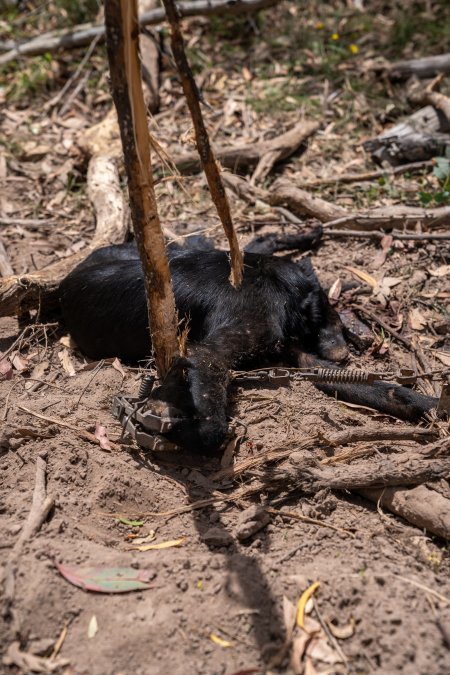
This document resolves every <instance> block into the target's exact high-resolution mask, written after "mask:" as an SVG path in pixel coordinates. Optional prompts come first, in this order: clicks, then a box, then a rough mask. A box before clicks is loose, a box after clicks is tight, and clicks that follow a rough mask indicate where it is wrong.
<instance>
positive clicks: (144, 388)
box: [138, 374, 155, 398]
mask: <svg viewBox="0 0 450 675" xmlns="http://www.w3.org/2000/svg"><path fill="white" fill-rule="evenodd" d="M154 382H155V377H154V376H153V375H148V374H147V375H144V377H143V378H142V380H141V386H140V387H139V393H138V398H147V397H148V396H150V394H151V391H152V389H153V384H154Z"/></svg>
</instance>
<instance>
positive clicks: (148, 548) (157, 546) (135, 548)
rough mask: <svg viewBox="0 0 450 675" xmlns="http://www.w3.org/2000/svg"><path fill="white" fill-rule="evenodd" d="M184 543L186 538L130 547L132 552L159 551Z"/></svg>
mask: <svg viewBox="0 0 450 675" xmlns="http://www.w3.org/2000/svg"><path fill="white" fill-rule="evenodd" d="M185 541H186V537H180V538H179V539H171V540H169V541H161V542H159V543H158V544H144V546H131V547H130V550H132V551H160V550H161V549H163V548H173V547H174V546H181V545H182V544H184V542H185Z"/></svg>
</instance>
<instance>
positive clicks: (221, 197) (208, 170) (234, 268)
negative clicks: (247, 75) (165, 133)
mask: <svg viewBox="0 0 450 675" xmlns="http://www.w3.org/2000/svg"><path fill="white" fill-rule="evenodd" d="M163 4H164V7H165V9H166V14H167V19H168V21H169V24H170V35H171V45H172V53H173V55H174V58H175V62H176V64H177V69H178V73H179V75H180V79H181V85H182V87H183V91H184V95H185V97H186V101H187V104H188V107H189V111H190V113H191V117H192V123H193V125H194V130H195V140H196V144H197V150H198V154H199V156H200V161H201V165H202V168H203V170H204V172H205V175H206V180H207V181H208V186H209V191H210V193H211V197H212V200H213V202H214V206H215V207H216V210H217V213H218V214H219V218H220V220H221V222H222V226H223V229H224V231H225V234H226V237H227V239H228V243H229V246H230V257H231V283H232V284H233V286H235V287H238V286H240V285H241V283H242V278H243V271H244V259H243V257H242V253H241V251H240V249H239V243H238V240H237V236H236V232H235V230H234V227H233V220H232V218H231V211H230V205H229V202H228V198H227V195H226V192H225V188H224V186H223V183H222V179H221V177H220V170H219V167H218V165H217V163H216V159H215V157H214V153H213V150H212V148H211V144H210V142H209V136H208V132H207V130H206V127H205V123H204V121H203V115H202V111H201V108H200V100H199V92H198V89H197V85H196V83H195V80H194V76H193V74H192V71H191V68H190V66H189V63H188V60H187V58H186V54H185V51H184V40H183V36H182V34H181V30H180V23H179V14H178V12H177V9H176V7H175V4H174V2H173V0H163Z"/></svg>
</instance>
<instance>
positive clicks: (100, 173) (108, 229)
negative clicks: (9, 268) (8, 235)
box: [0, 156, 128, 316]
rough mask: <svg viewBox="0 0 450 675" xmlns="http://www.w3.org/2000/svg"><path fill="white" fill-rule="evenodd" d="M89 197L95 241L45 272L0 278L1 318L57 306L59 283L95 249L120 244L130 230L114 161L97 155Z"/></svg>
mask: <svg viewBox="0 0 450 675" xmlns="http://www.w3.org/2000/svg"><path fill="white" fill-rule="evenodd" d="M87 180H88V195H89V198H90V200H91V202H92V206H93V208H94V212H95V215H96V230H95V234H94V237H93V239H92V242H91V243H90V244H89V246H88V247H87V248H85V249H83V250H82V251H79V252H77V253H75V254H74V255H72V256H70V257H69V258H64V259H63V260H58V262H56V263H54V264H53V265H49V266H48V267H46V268H45V269H43V270H40V271H38V272H32V273H30V274H20V275H14V276H10V277H5V278H4V279H0V316H10V315H13V314H18V313H21V312H24V311H26V310H29V309H36V308H39V310H40V311H41V312H46V311H47V310H50V309H53V308H54V307H56V306H57V304H58V288H59V284H60V282H61V281H62V279H64V277H65V276H67V274H69V272H70V271H71V270H72V269H73V268H74V267H75V266H76V265H78V263H80V262H81V261H82V260H84V258H86V256H87V255H88V254H89V253H90V252H91V251H93V250H94V249H96V248H100V247H101V246H107V245H108V244H121V243H122V242H123V241H124V240H125V237H126V234H127V231H128V210H127V209H126V207H125V204H124V200H123V194H122V189H121V187H120V181H119V174H118V171H117V168H116V165H115V162H114V161H113V160H112V159H111V158H108V157H99V156H94V157H93V158H92V159H91V161H90V164H89V168H88V178H87Z"/></svg>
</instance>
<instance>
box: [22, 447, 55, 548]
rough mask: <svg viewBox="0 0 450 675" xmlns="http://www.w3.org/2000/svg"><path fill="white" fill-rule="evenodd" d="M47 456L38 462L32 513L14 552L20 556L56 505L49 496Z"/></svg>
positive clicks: (43, 456) (44, 455) (42, 456)
mask: <svg viewBox="0 0 450 675" xmlns="http://www.w3.org/2000/svg"><path fill="white" fill-rule="evenodd" d="M46 474H47V456H46V454H41V455H39V456H38V458H37V460H36V479H35V484H34V492H33V499H32V502H31V509H30V513H29V514H28V518H27V520H26V522H25V525H24V526H23V528H22V531H21V533H20V535H19V537H18V538H17V541H16V543H15V544H14V548H13V552H14V554H15V556H17V555H18V553H19V551H20V550H21V548H22V546H23V545H24V543H25V542H26V541H28V540H29V539H31V537H33V536H34V535H35V534H36V532H39V530H40V529H41V525H42V524H43V523H44V522H45V521H46V519H47V516H48V514H49V513H50V511H51V509H52V508H53V506H54V504H55V499H54V497H49V496H47V487H46V483H47V478H46Z"/></svg>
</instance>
